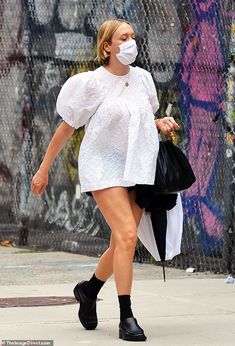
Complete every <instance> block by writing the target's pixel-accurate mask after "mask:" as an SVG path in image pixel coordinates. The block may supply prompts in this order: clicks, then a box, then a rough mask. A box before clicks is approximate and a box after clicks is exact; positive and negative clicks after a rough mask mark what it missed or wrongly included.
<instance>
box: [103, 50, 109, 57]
mask: <svg viewBox="0 0 235 346" xmlns="http://www.w3.org/2000/svg"><path fill="white" fill-rule="evenodd" d="M108 57H109V54H108V53H107V52H106V50H104V58H105V59H107V58H108Z"/></svg>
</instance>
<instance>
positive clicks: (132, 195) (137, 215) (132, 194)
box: [109, 191, 143, 250]
mask: <svg viewBox="0 0 235 346" xmlns="http://www.w3.org/2000/svg"><path fill="white" fill-rule="evenodd" d="M128 193H129V200H130V204H131V209H132V213H133V216H134V219H135V223H136V226H137V228H138V226H139V223H140V220H141V217H142V213H143V209H141V208H140V207H139V206H138V205H137V204H136V202H135V200H136V192H135V191H129V192H128ZM115 247H116V243H115V238H114V236H113V235H112V234H111V237H110V243H109V248H110V249H113V250H114V249H115Z"/></svg>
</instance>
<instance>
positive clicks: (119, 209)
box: [93, 187, 142, 295]
mask: <svg viewBox="0 0 235 346" xmlns="http://www.w3.org/2000/svg"><path fill="white" fill-rule="evenodd" d="M93 196H94V198H95V200H96V202H97V204H98V207H99V209H100V211H101V213H102V214H103V216H104V218H105V219H106V221H107V223H108V225H109V226H110V228H111V230H112V237H113V238H112V239H113V240H114V241H113V242H112V239H111V248H109V249H108V250H107V251H106V252H105V253H104V255H103V256H104V257H103V256H102V257H103V258H101V259H100V263H99V265H98V267H97V270H96V275H97V278H99V279H100V280H102V281H105V279H106V280H107V278H108V277H109V276H110V275H111V274H112V269H113V272H114V276H115V282H116V287H117V292H118V295H128V294H130V292H131V286H132V273H133V270H132V267H133V265H132V261H133V255H134V251H135V245H136V240H137V228H138V225H137V222H139V221H140V218H141V215H142V210H141V209H140V208H139V207H138V206H137V205H136V204H135V202H134V201H132V200H131V199H130V196H129V193H128V190H127V188H124V187H112V188H107V189H103V190H98V191H94V192H93ZM131 196H133V197H134V194H133V193H132V194H131ZM133 197H132V198H133ZM133 210H134V213H136V220H135V217H134V214H133ZM136 221H137V222H136ZM111 258H113V268H112V266H111ZM106 266H107V267H106Z"/></svg>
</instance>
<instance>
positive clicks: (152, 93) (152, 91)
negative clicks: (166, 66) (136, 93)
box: [141, 69, 159, 114]
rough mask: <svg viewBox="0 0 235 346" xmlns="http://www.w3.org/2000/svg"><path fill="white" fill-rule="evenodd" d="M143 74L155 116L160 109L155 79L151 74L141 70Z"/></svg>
mask: <svg viewBox="0 0 235 346" xmlns="http://www.w3.org/2000/svg"><path fill="white" fill-rule="evenodd" d="M141 72H142V76H143V82H144V84H145V87H146V90H147V93H148V96H149V102H150V104H151V106H152V109H153V114H155V113H156V111H157V110H158V108H159V101H158V97H157V91H156V87H155V84H154V81H153V77H152V76H151V73H150V72H148V71H146V70H144V69H141Z"/></svg>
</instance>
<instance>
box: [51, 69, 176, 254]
mask: <svg viewBox="0 0 235 346" xmlns="http://www.w3.org/2000/svg"><path fill="white" fill-rule="evenodd" d="M158 107H159V103H158V99H157V93H156V89H155V85H154V82H153V79H152V77H151V74H150V73H149V72H147V71H146V70H144V69H142V68H139V67H132V66H130V71H129V73H128V74H127V75H124V76H117V75H114V74H112V73H110V72H109V71H107V70H106V69H105V68H104V67H103V66H101V67H99V68H97V69H96V70H95V71H89V72H83V73H80V74H77V75H75V76H73V77H70V78H69V79H68V80H67V81H66V82H65V84H64V85H63V87H62V89H61V91H60V93H59V95H58V98H57V103H56V108H57V112H58V113H59V115H60V116H61V117H62V119H63V120H64V121H65V122H66V123H68V124H69V125H70V126H72V127H74V128H76V129H77V128H79V127H81V126H83V125H85V135H84V138H83V140H82V143H81V146H80V152H79V158H78V173H79V180H80V184H81V192H90V191H95V190H100V189H104V188H107V187H111V186H126V187H128V186H133V185H135V184H150V185H151V184H154V179H155V170H156V160H157V155H158V149H159V136H158V131H157V128H156V125H155V122H154V113H155V112H156V111H157V109H158ZM177 200H178V203H177V205H176V207H177V208H178V211H179V212H180V208H182V206H181V202H180V196H178V199H177ZM176 207H175V208H176ZM175 208H174V209H175ZM174 209H172V210H174ZM170 212H171V211H169V212H168V215H169V213H170ZM181 213H182V211H181ZM147 214H148V213H145V212H144V213H143V217H142V220H141V223H140V226H139V229H138V231H139V235H140V238H141V235H144V238H143V237H142V240H143V242H144V245H145V246H146V247H147V248H148V250H149V248H150V247H149V245H148V242H149V241H150V242H151V243H152V245H153V242H152V238H151V234H152V235H153V231H152V229H151V222H150V221H151V220H150V216H149V215H147ZM174 216H175V214H174ZM181 216H182V215H181ZM146 217H147V219H145V218H146ZM174 228H175V227H174ZM146 229H148V230H149V232H150V233H149V234H150V237H148V236H147V233H148V232H147V230H146ZM180 232H181V233H182V231H181V230H180ZM180 232H179V230H178V231H177V233H180ZM168 233H169V232H168ZM177 241H178V240H177ZM170 242H171V241H170ZM168 243H169V242H168ZM173 243H174V244H172V242H171V246H172V245H173V247H174V248H175V249H176V248H177V251H176V252H177V253H179V252H178V251H179V250H178V249H179V244H178V243H177V246H176V245H175V242H173ZM153 248H156V246H153ZM169 251H170V252H169ZM169 251H167V253H170V257H171V258H172V251H171V250H169ZM150 252H151V253H152V255H153V256H154V257H155V258H156V259H157V258H158V257H159V255H158V252H156V251H155V250H154V251H153V250H151V251H150ZM173 253H174V251H173ZM174 255H175V254H174Z"/></svg>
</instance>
